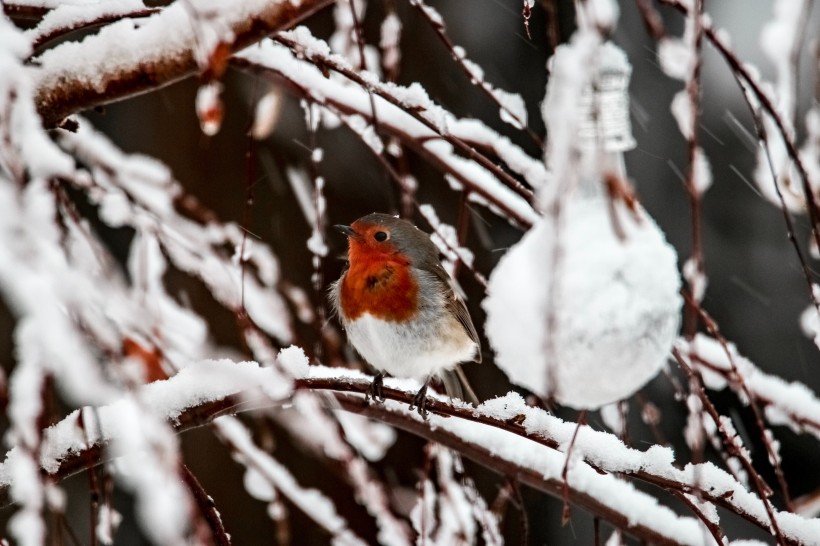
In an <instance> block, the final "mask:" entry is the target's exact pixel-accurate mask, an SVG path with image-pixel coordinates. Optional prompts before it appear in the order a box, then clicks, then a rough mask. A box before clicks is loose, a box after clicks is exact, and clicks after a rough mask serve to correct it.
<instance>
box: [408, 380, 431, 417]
mask: <svg viewBox="0 0 820 546" xmlns="http://www.w3.org/2000/svg"><path fill="white" fill-rule="evenodd" d="M414 409H415V410H416V411H418V412H419V415H421V418H422V419H424V420H425V421H426V420H427V382H425V383H424V385H422V386H421V388H420V389H419V392H417V393H416V396H414V397H413V403H412V404H410V411H413V410H414Z"/></svg>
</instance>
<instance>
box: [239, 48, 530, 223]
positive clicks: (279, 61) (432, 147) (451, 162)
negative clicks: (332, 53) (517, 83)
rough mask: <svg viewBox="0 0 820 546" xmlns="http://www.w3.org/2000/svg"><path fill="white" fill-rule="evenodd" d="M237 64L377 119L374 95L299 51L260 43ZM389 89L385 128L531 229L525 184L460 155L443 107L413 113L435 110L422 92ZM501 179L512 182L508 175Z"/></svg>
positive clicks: (338, 110) (345, 112)
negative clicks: (424, 116) (324, 69)
mask: <svg viewBox="0 0 820 546" xmlns="http://www.w3.org/2000/svg"><path fill="white" fill-rule="evenodd" d="M313 43H315V42H313ZM320 43H322V44H323V42H320ZM311 53H312V51H311V50H308V51H306V52H305V54H306V55H310V54H311ZM235 62H236V64H238V65H239V66H244V67H247V68H253V69H256V70H261V71H262V72H263V73H264V72H265V71H270V72H272V73H274V74H275V75H277V76H279V77H280V78H283V79H284V81H285V83H286V84H288V86H289V87H290V88H291V89H292V90H294V91H295V92H297V93H298V94H299V95H301V96H304V97H306V98H309V99H310V100H312V101H315V102H317V103H319V104H321V105H322V106H324V107H326V108H328V109H329V110H330V111H331V112H333V113H334V114H336V115H337V116H340V117H341V116H351V115H358V116H361V117H363V118H365V119H372V116H373V114H372V110H371V104H370V98H371V97H370V96H369V95H368V93H367V91H366V90H365V89H362V88H359V87H351V86H346V85H343V84H342V83H340V82H338V81H337V80H334V79H332V78H326V77H325V76H324V74H323V73H322V71H321V70H319V69H318V68H317V67H315V66H313V65H312V64H311V63H308V62H305V61H302V60H300V59H299V56H298V54H297V53H294V52H293V51H291V50H290V49H288V48H286V47H283V46H281V45H278V44H275V43H273V42H270V41H265V42H261V43H260V44H258V45H257V46H256V47H253V48H249V49H247V50H246V51H243V52H241V53H240V54H238V55H237V56H236V61H235ZM346 75H347V74H346ZM371 85H372V82H371ZM384 85H386V86H389V88H390V90H391V93H390V94H389V95H390V97H389V99H387V98H385V96H384V95H382V94H379V93H378V88H375V90H374V94H373V97H372V98H373V100H374V101H375V105H376V112H377V114H378V120H379V127H380V128H381V129H382V130H384V131H385V132H387V133H388V134H390V135H391V136H396V137H398V138H399V139H401V140H402V142H403V143H405V144H406V145H408V146H409V147H411V148H412V149H413V150H414V151H415V152H416V153H418V154H419V155H421V156H422V157H424V158H425V159H426V160H427V161H429V162H430V164H431V165H433V166H434V167H436V168H438V169H439V170H440V171H442V172H443V173H446V174H449V175H451V176H452V177H453V178H454V179H456V180H457V181H458V183H459V184H461V185H463V186H464V187H466V188H467V189H468V190H469V191H470V192H472V193H475V194H477V195H478V196H479V197H481V198H482V199H483V200H485V201H486V202H487V203H488V204H489V206H490V208H491V209H493V210H495V211H496V212H497V213H498V214H500V215H501V216H503V217H506V218H508V219H510V220H511V221H513V222H515V223H517V224H519V225H522V226H529V225H531V224H532V223H533V222H534V221H535V220H536V219H537V218H538V213H537V212H536V211H535V210H533V207H532V206H531V205H530V203H529V202H528V200H527V199H525V198H524V197H522V195H521V194H522V191H523V192H524V193H528V192H527V190H524V189H522V188H523V187H522V186H521V184H520V183H518V182H516V181H515V180H514V179H513V183H512V184H510V185H507V184H504V183H503V182H500V181H499V177H497V176H496V175H497V172H491V169H488V168H485V166H483V165H482V164H481V162H479V161H477V160H476V154H470V156H471V157H472V159H466V158H463V157H461V156H459V155H456V153H455V151H454V144H453V142H452V141H451V140H450V139H447V138H446V137H444V138H442V136H441V133H442V132H445V131H446V130H447V127H448V126H449V124H450V123H454V122H456V121H457V120H455V119H452V118H451V117H449V115H448V114H446V112H445V111H444V110H442V109H437V110H434V111H432V112H431V113H432V114H434V116H440V117H439V118H438V119H435V117H434V118H433V119H434V121H429V119H430V118H428V121H426V122H425V121H420V120H419V119H418V118H417V117H416V116H414V115H412V114H410V113H409V111H412V110H418V109H421V110H428V109H429V110H432V104H431V103H430V102H429V100H428V99H427V96H426V93H424V92H423V90H422V89H421V88H418V87H415V86H411V87H409V88H400V87H398V86H395V85H393V84H384ZM397 101H398V103H399V104H397ZM430 123H435V127H434V128H431V127H430ZM468 148H469V147H468ZM502 178H504V179H505V180H507V181H508V176H507V177H502Z"/></svg>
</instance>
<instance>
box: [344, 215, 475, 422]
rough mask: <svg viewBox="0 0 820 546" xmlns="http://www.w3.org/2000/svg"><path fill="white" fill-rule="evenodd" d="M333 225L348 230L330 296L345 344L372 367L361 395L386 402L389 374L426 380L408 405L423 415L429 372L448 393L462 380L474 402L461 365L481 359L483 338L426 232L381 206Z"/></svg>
mask: <svg viewBox="0 0 820 546" xmlns="http://www.w3.org/2000/svg"><path fill="white" fill-rule="evenodd" d="M334 227H335V228H336V229H337V230H339V231H340V232H341V233H343V234H344V235H346V236H347V242H348V251H347V262H348V263H347V267H346V269H345V270H344V271H343V272H342V274H341V276H340V278H339V280H338V281H336V282H335V283H333V284H332V285H331V287H330V300H331V303H332V306H333V309H334V311H335V312H336V314H337V315H338V317H339V319H340V322H341V324H342V326H343V327H344V329H345V331H346V332H347V337H348V340H349V341H350V344H351V345H352V346H353V347H354V348H355V349H356V351H358V353H359V354H360V355H361V356H362V357H363V358H364V359H365V361H367V363H368V364H370V365H371V366H372V367H373V368H374V369H375V370H376V371H377V373H376V375H375V377H374V379H373V382H372V383H371V386H370V392H369V393H368V395H367V396H366V400H367V399H369V398H370V397H371V396H372V398H373V399H374V400H375V401H377V402H384V397H383V396H382V385H383V378H384V374H385V373H387V374H390V375H391V376H394V377H409V378H415V379H419V380H421V381H422V382H423V384H422V387H421V388H420V389H419V391H418V392H417V394H416V395H415V397H414V399H413V402H412V404H411V405H410V409H411V410H413V409H414V408H417V410H418V412H419V414H420V415H421V416H422V417H423V418H425V419H426V418H427V410H426V404H427V388H428V386H429V384H430V381H431V380H432V379H433V378H434V377H438V378H440V379H442V381H443V382H444V385H445V388H447V390H448V391H455V392H450V394H451V396H453V395H456V396H458V395H459V394H460V389H459V382H458V380H461V382H462V385H463V386H464V389H465V391H467V392H468V393H469V395H470V397H471V398H472V399H473V400H475V402H477V399H476V397H475V394H474V393H473V392H472V389H471V388H470V386H469V384H468V383H467V382H466V378H465V377H464V374H463V372H462V371H461V368H460V366H459V364H460V363H462V362H468V361H475V362H481V341H480V339H479V336H478V332H476V329H475V326H474V325H473V321H472V319H471V318H470V313H469V311H468V310H467V306H466V305H465V303H464V300H463V299H462V298H461V297H460V296H459V295H458V293H457V292H456V290H455V289H454V284H453V280H452V278H451V277H450V275H449V274H448V273H447V271H446V270H445V269H444V267H443V266H442V264H441V261H440V259H439V250H438V248H437V247H436V245H435V244H434V243H433V241H432V240H431V239H430V236H429V235H428V234H427V233H425V232H424V231H422V230H420V229H419V228H417V227H416V226H415V225H413V224H412V223H411V222H409V221H407V220H403V219H400V218H398V217H395V216H391V215H389V214H382V213H372V214H368V215H366V216H363V217H361V218H359V219H358V220H356V221H355V222H353V223H352V224H350V225H349V226H347V225H336V226H334ZM453 375H456V377H457V378H458V379H455V378H453Z"/></svg>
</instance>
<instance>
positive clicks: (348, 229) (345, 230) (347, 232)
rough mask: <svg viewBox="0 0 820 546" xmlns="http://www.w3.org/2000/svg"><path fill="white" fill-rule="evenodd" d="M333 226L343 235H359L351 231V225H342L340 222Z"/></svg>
mask: <svg viewBox="0 0 820 546" xmlns="http://www.w3.org/2000/svg"><path fill="white" fill-rule="evenodd" d="M333 227H334V228H336V230H338V231H340V232H342V233H344V234H345V235H347V236H348V237H358V235H359V234H358V233H356V232H355V231H353V228H352V227H350V226H343V225H341V224H337V225H335V226H333Z"/></svg>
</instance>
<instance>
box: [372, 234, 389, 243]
mask: <svg viewBox="0 0 820 546" xmlns="http://www.w3.org/2000/svg"><path fill="white" fill-rule="evenodd" d="M373 238H374V239H376V240H377V241H379V242H380V243H381V242H382V241H386V240H387V233H385V232H383V231H377V232H376V233H375V234H373Z"/></svg>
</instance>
